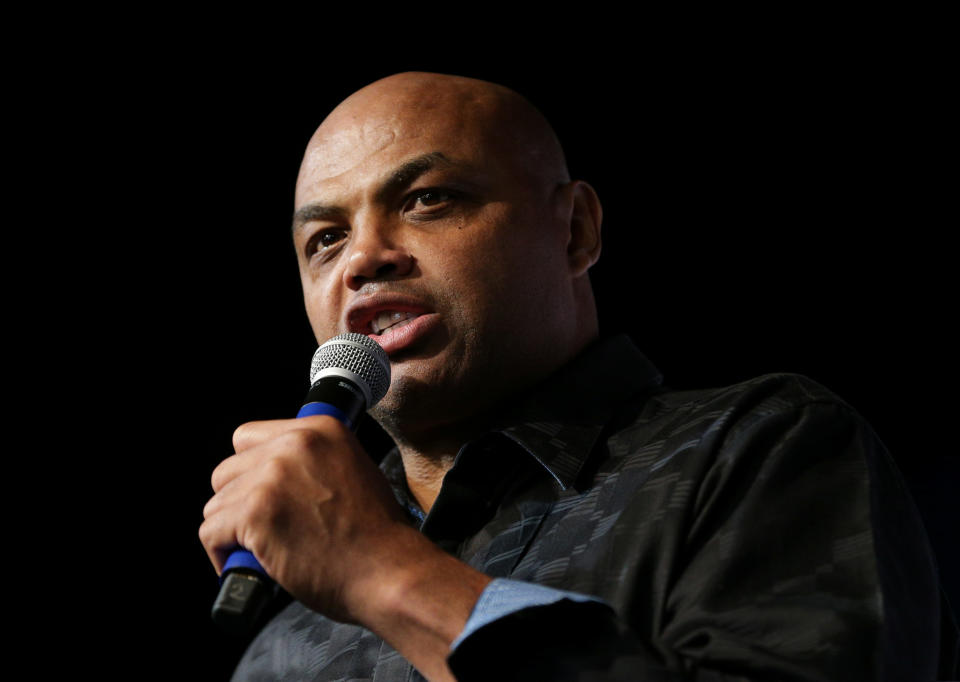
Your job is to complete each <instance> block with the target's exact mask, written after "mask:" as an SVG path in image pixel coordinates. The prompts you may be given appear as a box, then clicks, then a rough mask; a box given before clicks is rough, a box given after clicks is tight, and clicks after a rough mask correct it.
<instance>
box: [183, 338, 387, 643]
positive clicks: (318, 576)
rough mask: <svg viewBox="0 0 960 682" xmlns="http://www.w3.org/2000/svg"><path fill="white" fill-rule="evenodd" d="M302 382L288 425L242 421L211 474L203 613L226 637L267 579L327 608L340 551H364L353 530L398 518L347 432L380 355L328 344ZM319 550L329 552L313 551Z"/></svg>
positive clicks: (350, 344) (368, 344)
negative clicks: (212, 581)
mask: <svg viewBox="0 0 960 682" xmlns="http://www.w3.org/2000/svg"><path fill="white" fill-rule="evenodd" d="M311 384H312V386H311V388H310V391H309V392H308V394H307V398H306V400H305V404H304V406H303V407H302V408H301V409H300V411H299V413H298V414H297V419H293V420H278V421H271V422H252V423H249V424H245V425H243V426H242V427H240V428H239V429H237V432H236V433H235V434H234V447H235V448H236V452H237V454H236V455H234V456H233V457H229V458H228V459H226V460H224V462H223V463H221V464H220V466H218V467H217V469H216V470H215V471H214V473H213V477H212V483H213V488H214V491H215V495H214V497H213V498H212V499H211V500H210V502H209V503H208V504H207V506H206V507H205V508H204V518H205V521H204V523H203V525H202V526H201V528H200V537H201V540H202V542H203V544H204V546H205V548H206V549H207V552H208V555H209V556H210V559H211V561H212V562H213V564H214V566H216V567H217V568H218V569H219V570H220V571H221V589H220V594H219V596H218V597H217V600H216V602H215V603H214V607H213V610H212V617H213V619H214V620H215V621H216V622H217V623H218V624H220V625H221V626H222V627H224V628H225V629H228V630H230V631H233V632H238V633H240V632H244V631H246V630H247V629H248V628H249V627H250V626H251V625H252V624H253V623H254V622H255V621H256V620H257V618H258V616H259V614H260V612H261V610H262V608H263V607H264V606H265V605H266V603H267V602H268V601H269V598H270V596H272V593H273V583H272V581H271V579H270V578H268V577H267V575H268V574H269V575H270V576H271V577H272V578H274V579H276V580H277V581H278V582H279V583H280V584H281V585H282V586H283V587H284V588H286V589H287V591H288V592H290V593H291V594H292V595H293V596H294V597H296V598H298V599H299V600H300V601H302V602H304V603H306V604H307V605H308V606H313V605H312V604H311V603H310V602H316V604H315V606H316V607H317V608H318V610H321V609H324V610H326V611H334V612H336V610H337V608H338V607H337V605H335V604H332V603H328V602H329V601H330V600H329V598H328V597H327V596H324V595H325V593H329V592H330V590H331V589H333V590H334V591H336V590H342V585H343V583H344V581H347V580H349V578H350V576H348V575H338V574H340V573H343V572H344V571H350V570H351V568H350V567H351V562H352V558H353V556H354V554H352V553H354V552H367V551H369V547H366V548H364V547H361V548H357V547H356V543H355V541H356V540H357V539H358V538H361V537H363V534H362V533H360V532H358V531H364V532H366V533H368V534H369V533H371V532H373V533H375V532H377V529H379V528H380V527H381V526H383V525H384V524H387V525H389V524H392V523H394V522H396V521H399V522H401V523H402V513H401V512H400V508H399V505H397V503H396V501H395V500H394V498H393V494H392V491H391V490H390V488H389V485H388V484H387V482H386V480H385V479H384V478H383V475H382V474H381V472H380V471H379V469H377V467H376V466H375V465H374V463H373V462H372V460H370V458H369V457H368V456H367V455H366V453H365V452H364V451H363V449H362V448H361V447H360V445H359V443H358V442H357V441H356V439H355V438H354V437H353V434H352V433H351V432H350V431H353V430H355V428H356V425H357V422H358V420H359V418H360V416H361V415H362V414H363V412H364V411H366V410H367V409H369V408H370V407H372V406H373V405H374V404H376V403H377V402H378V401H379V400H380V399H381V398H382V397H383V396H384V395H385V394H386V392H387V389H388V388H389V384H390V364H389V360H388V358H387V356H386V353H384V351H383V349H382V348H380V346H379V345H377V344H376V342H374V341H372V340H371V339H369V338H368V337H366V336H364V335H362V334H342V335H340V336H337V337H334V338H333V339H330V340H329V341H327V342H326V343H324V344H323V345H321V346H320V347H319V348H318V349H317V351H316V353H315V354H314V358H313V362H312V365H311ZM319 415H328V416H332V417H334V418H335V419H336V420H337V422H331V421H330V420H323V419H317V418H316V417H317V416H319ZM344 427H346V428H344ZM348 429H349V431H348ZM358 525H360V526H361V527H360V528H358ZM362 526H366V527H362ZM237 546H240V547H242V548H243V549H237ZM330 551H337V552H339V556H334V557H330V556H324V555H325V554H328V553H329V552H330ZM257 557H259V558H260V560H261V561H262V563H263V565H261V561H258V559H257ZM333 615H336V614H335V613H334V614H333ZM343 616H344V617H349V614H343Z"/></svg>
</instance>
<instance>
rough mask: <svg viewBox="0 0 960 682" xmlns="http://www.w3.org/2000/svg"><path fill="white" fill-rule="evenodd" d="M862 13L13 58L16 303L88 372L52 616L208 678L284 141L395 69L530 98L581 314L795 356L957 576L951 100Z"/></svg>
mask: <svg viewBox="0 0 960 682" xmlns="http://www.w3.org/2000/svg"><path fill="white" fill-rule="evenodd" d="M789 19H793V18H789ZM887 19H888V21H886V22H885V23H884V24H883V25H882V26H880V27H878V26H876V25H873V24H870V23H869V22H865V21H861V18H854V19H849V20H846V21H844V22H841V23H836V22H834V21H832V20H829V18H827V19H824V20H822V21H820V20H818V21H813V22H805V23H804V22H795V21H791V20H788V18H784V17H775V18H774V17H771V18H770V21H769V22H768V23H767V25H766V27H765V29H764V30H763V31H757V30H754V29H752V28H749V27H748V26H746V25H744V24H742V23H741V22H740V20H739V19H738V18H736V17H727V18H725V20H724V22H722V23H721V24H714V22H713V21H712V20H710V19H709V18H703V17H701V18H700V19H699V21H697V22H695V23H691V22H689V21H687V18H681V19H677V20H671V21H668V22H665V23H656V22H654V23H653V25H645V26H643V27H642V28H640V29H638V30H637V31H636V32H635V33H634V32H631V31H624V32H623V33H617V34H614V33H609V34H608V33H606V32H605V31H606V29H604V30H603V31H601V30H600V29H598V28H594V27H591V26H589V25H582V24H581V23H579V22H578V21H577V20H576V18H572V19H571V20H570V21H569V22H568V23H567V24H565V25H564V26H562V27H560V28H561V29H562V31H565V32H566V33H563V32H560V33H558V31H557V29H556V28H554V29H552V30H551V32H550V33H549V35H548V34H547V33H546V32H542V33H531V32H529V31H528V30H517V31H515V32H501V33H495V34H487V35H483V36H480V35H478V36H466V35H461V34H456V35H445V36H444V38H443V40H437V39H436V38H435V37H434V38H433V39H430V40H412V41H411V40H405V39H402V38H401V37H398V36H394V37H393V39H391V40H384V39H380V40H378V41H373V40H371V39H370V38H369V36H367V35H366V34H364V33H363V32H362V31H355V32H351V31H350V30H348V29H349V26H344V25H338V26H337V32H338V33H340V34H341V35H340V36H339V38H338V39H337V40H333V39H332V38H331V36H330V35H329V33H330V32H331V31H332V29H331V27H329V26H323V27H322V28H321V27H320V26H319V25H312V24H311V25H306V26H293V25H291V26H288V27H287V30H288V31H292V33H291V34H290V40H289V41H288V44H289V43H294V44H297V45H300V46H301V47H302V46H303V45H304V44H305V43H307V44H309V47H310V49H296V50H294V49H291V48H289V47H279V48H278V47H274V45H275V43H270V42H269V41H267V40H266V39H264V38H263V37H262V36H261V35H259V34H258V33H252V32H246V33H244V34H243V35H228V33H229V31H228V30H227V29H224V31H223V32H222V33H217V32H210V31H209V30H208V31H200V30H198V31H196V32H193V31H191V30H189V29H183V28H182V27H178V29H177V30H173V29H171V30H170V31H169V32H167V33H162V35H156V36H154V37H152V38H150V39H149V40H144V39H143V35H142V33H140V32H139V31H136V30H128V31H125V32H122V33H121V34H120V35H118V36H112V37H111V40H109V41H98V40H96V39H93V38H90V39H89V40H81V41H80V42H79V43H77V48H76V49H75V50H65V51H63V52H61V53H59V54H58V57H57V58H56V59H55V60H54V62H53V63H52V64H50V65H48V67H47V68H45V69H44V70H43V71H42V72H41V73H40V75H39V76H38V77H36V78H34V79H25V84H26V85H28V88H27V92H28V93H29V94H28V95H27V97H25V98H24V99H25V100H28V101H25V102H23V101H22V102H21V107H22V111H23V112H25V113H26V114H27V116H26V118H31V117H36V119H37V121H39V122H40V124H41V125H39V126H32V127H30V128H24V130H29V132H27V133H23V134H20V136H21V137H22V138H25V140H21V141H25V142H26V146H27V147H28V148H30V149H32V150H35V152H34V153H32V154H31V157H30V162H29V163H28V164H25V166H24V168H25V172H24V174H23V176H24V177H23V178H22V179H24V180H26V181H27V184H29V185H31V186H32V189H34V190H37V191H38V196H37V197H36V198H33V197H31V198H30V199H29V201H31V202H33V203H32V204H31V205H30V206H29V209H28V210H29V212H30V213H31V215H32V216H33V219H34V223H33V224H34V225H35V226H36V228H35V229H34V230H33V233H34V234H35V235H36V236H39V242H40V244H39V245H38V247H37V251H35V252H34V254H35V255H37V256H38V260H39V261H40V262H42V264H43V267H42V268H41V272H40V273H39V275H38V277H39V279H40V280H42V281H44V282H46V283H47V288H46V289H44V292H46V293H45V296H44V297H43V298H42V299H41V300H40V301H38V304H37V305H34V306H32V312H33V313H34V314H38V316H39V317H40V318H42V322H43V323H44V324H51V325H52V331H50V332H49V333H47V334H45V337H44V338H45V339H46V340H49V341H50V342H51V343H50V345H51V346H53V351H52V352H54V353H61V352H63V349H64V348H65V347H67V346H66V344H71V345H70V346H69V348H71V349H73V350H71V351H70V352H71V353H72V354H76V355H80V356H82V359H83V361H82V362H81V363H78V364H80V365H81V366H80V368H78V369H77V372H76V374H77V376H76V379H77V380H76V381H74V382H73V383H72V386H74V387H75V386H76V385H77V384H82V386H83V387H84V388H83V389H82V390H81V391H77V390H76V389H75V388H69V389H65V388H63V384H62V383H59V384H57V385H58V386H60V387H61V388H58V389H57V391H56V392H58V393H63V392H67V393H69V395H70V396H71V399H72V400H73V402H74V404H76V405H77V413H78V415H79V418H78V419H77V420H76V424H75V425H74V424H72V425H71V427H70V429H69V430H63V429H61V431H62V432H61V433H58V434H57V435H59V436H61V437H62V440H60V439H58V441H57V442H58V443H60V444H59V445H58V446H57V449H56V454H55V455H53V456H51V457H50V458H46V459H43V466H44V467H48V468H49V469H50V470H51V471H57V472H58V478H59V479H60V480H61V482H62V483H63V486H64V488H65V489H66V490H67V491H68V492H67V493H66V494H64V495H63V496H62V498H63V500H65V503H64V511H62V512H61V514H60V517H59V522H58V523H57V524H55V527H54V528H53V529H52V530H51V529H49V528H48V527H45V530H44V533H43V537H42V539H41V541H40V544H41V545H46V546H49V545H51V544H52V545H56V544H58V543H59V544H63V545H70V546H73V545H74V544H75V545H76V547H77V548H78V549H77V550H75V551H76V552H77V553H78V554H81V555H82V556H83V560H84V562H85V565H87V566H91V567H92V568H93V570H92V573H93V574H94V578H93V579H91V580H90V582H89V587H88V589H87V590H85V591H84V594H85V597H86V598H84V599H82V603H83V605H84V606H83V608H82V609H81V608H80V607H79V606H77V607H70V608H66V612H67V613H74V614H75V613H81V614H83V616H82V617H81V618H79V619H69V621H68V622H69V627H68V630H69V632H71V633H73V634H72V635H71V636H76V634H82V635H84V639H85V640H87V641H90V642H91V644H90V645H89V646H87V647H85V650H86V654H87V655H89V656H90V663H91V664H93V665H98V667H99V668H100V669H101V670H105V671H111V669H113V668H115V669H116V670H118V671H120V670H124V669H125V668H124V666H125V665H126V663H121V661H130V662H131V663H133V664H134V665H137V666H138V669H139V670H140V671H141V675H142V676H144V677H149V676H150V675H151V673H156V674H157V675H158V676H160V675H162V674H164V673H173V671H183V670H189V671H191V672H189V673H187V674H186V677H187V678H191V679H192V678H194V677H197V678H199V677H201V676H203V675H206V676H207V679H219V678H222V677H224V676H225V675H227V674H228V672H229V670H230V668H231V666H232V665H233V664H234V663H235V661H236V659H237V657H238V656H239V653H240V650H241V644H240V643H238V642H235V641H232V640H230V639H229V638H227V637H226V636H223V635H221V634H220V633H218V632H217V631H216V630H215V629H214V627H213V626H212V624H210V622H209V617H208V612H209V608H210V604H211V603H212V600H213V598H214V596H215V594H216V587H217V586H216V577H215V575H214V573H213V571H212V569H211V568H210V567H209V564H208V562H207V559H206V556H205V553H204V551H203V549H202V547H201V546H200V543H199V541H198V540H197V528H198V527H199V525H200V522H201V521H202V513H201V510H202V507H203V504H204V503H205V502H206V500H207V499H208V497H209V495H210V490H209V475H210V473H211V471H212V470H213V468H214V467H215V466H216V464H217V463H218V462H219V461H220V460H221V459H222V458H223V457H226V456H228V455H229V454H231V452H232V448H231V444H230V437H231V433H232V431H233V429H234V428H235V427H236V426H237V425H238V424H240V423H242V422H244V421H247V420H250V419H266V418H274V417H285V416H289V415H292V414H294V413H295V411H296V409H297V407H298V406H299V400H300V398H301V397H302V395H303V393H304V391H305V389H306V387H307V386H306V383H307V377H306V374H307V367H308V363H309V359H310V356H311V354H312V351H313V349H314V348H315V347H316V342H315V340H314V339H313V338H312V336H311V334H310V330H309V327H308V325H307V322H306V318H305V315H304V313H303V311H302V306H301V303H302V302H301V299H300V290H299V278H298V275H297V270H296V262H295V258H294V253H293V249H292V245H291V241H290V235H289V220H290V216H291V214H292V198H293V184H294V179H295V177H296V173H297V169H298V165H299V161H300V155H301V153H302V150H303V147H304V145H305V144H306V142H307V140H308V138H309V136H310V134H311V133H312V132H313V130H314V129H315V127H316V126H317V125H318V124H319V122H320V121H321V120H322V119H323V117H324V115H325V114H326V113H327V112H328V111H329V110H330V109H331V108H332V107H333V106H335V105H336V104H337V103H338V102H339V101H340V100H341V99H343V98H344V97H345V96H347V95H348V94H350V93H351V92H352V91H354V90H356V89H357V88H359V87H362V86H363V85H365V84H366V83H368V82H370V81H372V80H375V79H376V78H379V77H382V76H385V75H388V74H390V73H394V72H397V71H403V70H429V71H439V72H445V73H458V74H462V75H468V76H474V77H479V78H484V79H488V80H494V81H497V82H500V83H503V84H505V85H508V86H511V87H513V88H515V89H516V90H518V91H520V92H521V93H523V94H525V95H526V96H528V97H529V98H530V99H531V100H532V101H533V102H534V103H535V104H536V105H537V106H539V107H540V108H541V110H543V111H544V113H545V114H546V115H547V116H548V118H549V119H550V120H551V121H552V122H553V123H554V125H555V128H556V129H557V131H558V134H559V135H560V137H561V139H562V140H563V142H564V144H565V147H566V149H567V153H568V160H569V164H570V167H571V171H572V174H573V175H574V176H575V177H578V178H581V179H585V180H587V181H589V182H590V183H591V184H592V185H593V186H594V187H595V188H596V190H597V191H598V193H599V195H600V198H601V200H602V202H603V205H604V209H605V215H604V253H603V255H602V258H601V261H600V263H599V264H598V265H597V266H596V268H595V269H594V271H593V273H592V279H593V282H594V285H595V290H596V293H597V297H598V302H599V306H600V314H601V324H602V328H603V330H604V331H605V332H608V333H613V332H617V331H625V332H627V333H629V334H631V335H632V337H633V338H634V340H635V341H636V343H637V344H638V345H639V346H640V348H641V349H642V350H643V351H644V352H645V353H646V354H647V355H648V356H649V357H650V358H651V359H652V360H653V362H654V363H655V364H657V365H658V367H659V368H660V369H661V371H662V372H663V373H664V375H665V376H666V380H667V383H669V384H672V385H674V386H677V387H694V386H708V385H722V384H728V383H733V382H736V381H739V380H743V379H747V378H750V377H752V376H755V375H758V374H763V373H768V372H780V371H788V372H798V373H802V374H806V375H808V376H810V377H812V378H814V379H816V380H817V381H820V382H821V383H823V384H825V385H826V386H828V387H829V388H831V389H832V390H834V391H835V392H836V393H838V394H839V395H840V396H841V397H843V398H844V399H846V400H847V401H848V402H850V403H851V404H853V405H854V406H855V407H856V408H857V409H858V410H859V411H860V412H861V413H862V414H864V415H865V416H866V418H867V419H868V420H869V421H870V422H871V423H872V424H873V425H874V427H875V429H876V430H877V432H878V433H879V435H880V437H881V438H882V439H883V440H884V441H885V443H886V444H887V445H888V447H889V449H890V450H891V451H892V453H893V454H894V456H895V458H896V459H897V461H898V463H899V465H900V466H901V469H902V470H903V472H904V474H905V476H906V478H907V481H908V482H909V484H910V485H911V488H912V490H913V491H914V494H915V497H916V499H917V502H918V506H919V507H920V509H921V511H922V512H923V514H924V518H925V520H926V522H927V523H928V526H929V530H930V533H931V536H932V537H933V539H934V541H935V543H936V544H937V546H938V547H939V548H940V551H941V563H942V565H943V570H944V573H945V575H944V578H945V580H946V581H947V583H948V587H950V589H951V590H952V592H953V593H954V594H955V595H956V594H957V580H956V577H957V574H958V572H960V569H958V562H957V556H956V553H955V550H952V549H950V548H949V546H948V545H949V542H948V540H947V537H948V535H949V534H950V533H952V532H955V529H956V519H957V514H956V504H955V501H954V500H953V498H952V494H953V493H952V491H953V489H954V487H955V485H956V483H957V474H956V458H955V455H954V452H955V450H954V445H953V440H951V439H950V437H951V435H952V432H953V421H952V420H953V400H952V398H951V397H950V396H949V395H948V392H947V387H948V386H949V385H950V384H951V383H952V382H953V380H954V367H953V359H952V348H953V333H952V320H953V318H955V295H954V291H955V277H954V271H953V262H952V261H953V258H952V254H951V253H949V252H948V247H947V245H948V243H949V241H948V238H947V235H949V232H950V230H951V229H955V222H956V215H955V210H951V211H950V212H949V213H947V210H948V209H953V206H952V203H953V202H952V201H950V200H949V199H948V196H949V195H948V189H949V187H948V181H947V174H946V173H947V170H948V168H949V164H950V163H952V161H950V159H951V155H950V154H949V153H948V152H947V150H946V147H945V137H946V135H947V129H948V126H947V125H946V122H947V121H948V120H950V118H951V117H950V113H949V111H948V109H947V92H946V88H945V86H944V80H943V79H944V67H943V59H942V54H941V49H940V43H939V42H938V41H937V40H936V37H935V36H932V37H927V36H926V35H925V34H924V31H926V28H925V27H924V26H920V27H918V26H917V25H916V24H903V25H900V24H899V23H898V21H897V18H896V17H888V18H887ZM754 20H756V18H754ZM616 23H617V22H616V21H614V22H612V24H616ZM612 24H607V25H608V26H609V25H612ZM400 28H404V29H406V28H410V26H408V25H406V24H403V25H402V26H399V27H398V30H399V29H400ZM721 28H722V30H720V29H721ZM303 32H306V33H307V34H308V36H309V39H308V37H307V36H304V35H303ZM344 33H347V34H349V35H347V36H346V37H345V36H344V35H343V34H344ZM584 33H590V35H589V40H583V39H582V38H583V37H584V36H583V34H584ZM37 121H34V123H36V122H37ZM17 134H18V133H17V131H14V133H12V137H16V136H17ZM952 158H955V156H954V157H952ZM491 257H495V254H491ZM44 351H46V346H45V345H44ZM46 352H50V351H46ZM61 380H62V377H59V378H58V381H61ZM91 389H92V390H91ZM47 428H49V429H50V430H51V431H55V430H56V429H53V428H52V427H51V426H50V425H49V424H48V425H47ZM87 512H92V514H87ZM51 534H52V536H53V537H52V538H51ZM34 540H36V538H34ZM61 565H62V564H59V563H57V564H54V566H61ZM44 575H46V572H44ZM52 575H53V576H54V577H51V578H48V579H47V581H46V583H47V584H46V585H44V586H43V587H42V588H41V589H43V590H44V592H45V593H46V594H49V592H50V590H49V588H50V587H51V585H52V586H56V585H57V581H59V580H62V579H63V578H62V573H60V572H59V571H55V572H54V573H53V574H52ZM955 599H957V597H955ZM74 609H76V610H75V611H74ZM63 610H64V606H63V604H62V603H61V604H59V605H58V606H56V607H54V608H53V609H52V612H53V613H56V614H59V613H61V612H62V611H63ZM100 612H104V613H105V614H106V617H105V618H103V619H98V618H97V617H96V616H97V614H98V613H100ZM134 662H135V663H134ZM134 677H137V675H135V676H134Z"/></svg>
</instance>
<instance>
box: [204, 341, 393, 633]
mask: <svg viewBox="0 0 960 682" xmlns="http://www.w3.org/2000/svg"><path fill="white" fill-rule="evenodd" d="M310 384H311V386H310V390H309V391H308V392H307V397H306V399H305V400H304V405H303V407H301V408H300V411H299V412H298V413H297V417H309V416H311V415H315V414H327V415H330V416H332V417H335V418H336V419H338V420H340V421H341V422H342V423H343V424H345V425H346V426H347V427H348V428H349V429H350V430H351V431H355V430H356V428H357V422H358V421H359V419H360V417H361V415H363V413H364V412H365V411H366V410H369V409H370V408H371V407H373V406H374V405H376V404H377V403H378V402H380V399H381V398H383V396H385V395H386V394H387V389H388V388H390V360H389V359H388V358H387V354H386V352H384V350H383V348H381V347H380V345H379V344H378V343H377V342H376V341H374V340H373V339H370V338H369V337H367V336H364V335H363V334H353V333H348V334H340V335H339V336H335V337H333V338H332V339H330V340H329V341H326V342H325V343H323V344H322V345H321V346H320V347H319V348H317V350H316V352H315V353H314V354H313V361H312V362H311V363H310ZM275 590H276V585H275V584H274V582H273V581H272V580H271V579H270V578H269V577H268V576H267V574H266V571H264V570H263V567H262V566H260V563H259V562H258V561H257V559H256V557H254V556H253V553H252V552H249V551H247V550H245V549H237V550H236V551H234V552H233V553H232V554H231V555H230V556H229V557H228V558H227V561H226V563H225V564H224V566H223V572H222V573H221V577H220V593H219V594H218V595H217V599H216V601H215V602H214V604H213V609H212V611H211V614H210V615H211V617H212V618H213V621H214V622H215V623H216V624H217V625H219V626H220V627H222V628H223V629H224V630H226V631H228V632H231V633H233V634H238V635H242V634H245V633H246V632H248V631H249V630H250V628H251V627H252V626H253V624H254V623H256V622H257V620H258V619H259V617H260V613H261V612H262V611H263V608H264V606H266V605H267V603H268V602H269V601H270V598H271V597H272V596H273V594H274V592H275Z"/></svg>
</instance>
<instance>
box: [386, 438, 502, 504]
mask: <svg viewBox="0 0 960 682" xmlns="http://www.w3.org/2000/svg"><path fill="white" fill-rule="evenodd" d="M382 426H383V427H384V428H385V429H386V431H387V433H389V434H390V436H391V438H392V439H393V442H394V444H395V445H396V446H397V449H398V450H399V451H400V456H401V458H402V459H403V469H404V473H405V474H406V479H407V487H408V488H409V490H410V493H411V494H412V495H413V497H414V499H415V500H416V501H417V504H419V505H420V508H421V509H423V510H424V511H425V512H428V513H429V511H430V509H431V508H432V507H433V504H434V502H436V499H437V496H438V495H439V494H440V487H441V486H442V485H443V478H444V476H446V475H447V472H448V471H450V469H451V467H453V463H454V461H455V460H456V458H457V454H458V453H459V452H460V448H462V447H463V446H464V445H465V444H466V443H468V442H469V441H471V440H473V439H474V438H476V437H477V436H479V435H480V434H482V433H484V432H485V431H486V430H487V429H488V428H489V421H488V420H487V419H473V420H471V421H470V422H469V423H458V424H456V425H455V426H443V427H438V426H434V427H433V428H431V429H429V430H426V431H423V432H411V431H410V430H409V429H395V428H391V425H390V424H382Z"/></svg>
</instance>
